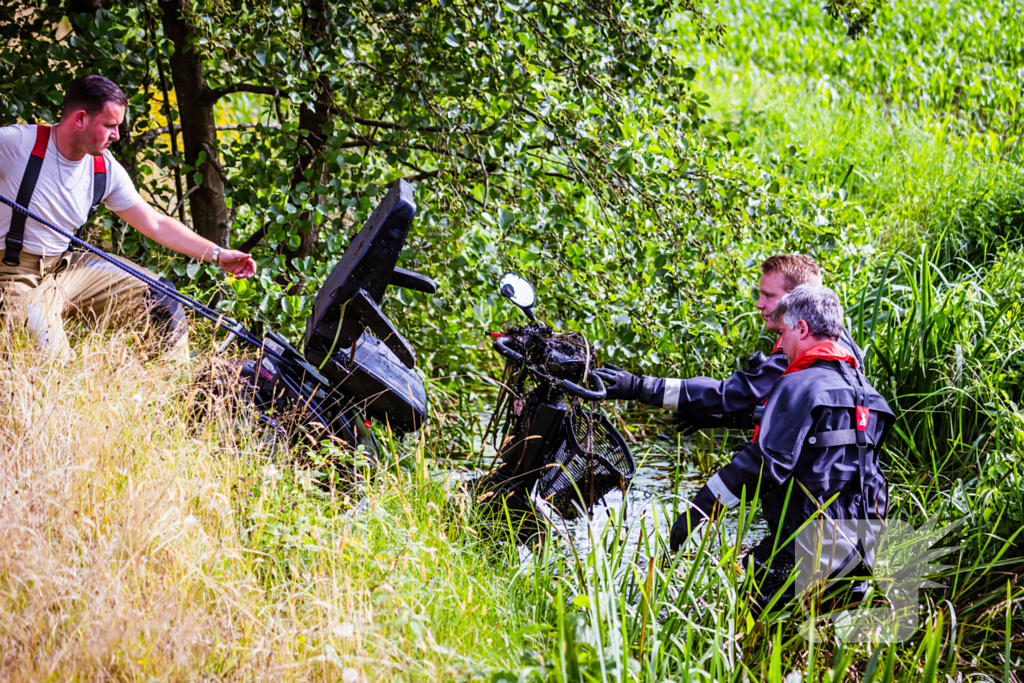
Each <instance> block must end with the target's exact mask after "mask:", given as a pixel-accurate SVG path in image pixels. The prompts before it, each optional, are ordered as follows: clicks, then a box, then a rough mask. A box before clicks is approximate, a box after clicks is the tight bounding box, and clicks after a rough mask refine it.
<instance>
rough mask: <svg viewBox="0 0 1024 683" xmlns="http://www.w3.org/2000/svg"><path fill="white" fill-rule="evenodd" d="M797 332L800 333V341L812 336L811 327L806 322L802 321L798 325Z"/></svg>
mask: <svg viewBox="0 0 1024 683" xmlns="http://www.w3.org/2000/svg"><path fill="white" fill-rule="evenodd" d="M796 330H797V332H798V333H799V334H798V336H799V337H800V339H806V338H807V337H808V336H809V335H810V334H811V326H810V325H808V324H807V321H806V320H801V321H800V322H798V323H797V324H796Z"/></svg>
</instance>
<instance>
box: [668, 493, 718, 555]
mask: <svg viewBox="0 0 1024 683" xmlns="http://www.w3.org/2000/svg"><path fill="white" fill-rule="evenodd" d="M707 519H708V516H707V515H706V514H704V511H703V510H701V509H700V508H698V507H697V506H696V505H694V504H693V503H691V502H689V501H687V503H686V510H684V511H683V513H682V514H680V515H679V516H678V517H676V522H675V524H673V525H672V533H671V535H670V536H669V541H670V543H671V547H672V552H675V551H677V550H679V549H680V548H682V547H683V544H684V543H686V539H688V538H689V537H690V534H691V533H693V530H694V529H696V528H697V527H698V526H700V525H701V524H703V523H704V522H706V521H707Z"/></svg>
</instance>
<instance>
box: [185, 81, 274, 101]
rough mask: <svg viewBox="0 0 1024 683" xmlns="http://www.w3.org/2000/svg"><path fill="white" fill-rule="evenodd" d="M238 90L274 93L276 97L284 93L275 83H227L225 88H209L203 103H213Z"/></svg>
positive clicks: (258, 93) (260, 93)
mask: <svg viewBox="0 0 1024 683" xmlns="http://www.w3.org/2000/svg"><path fill="white" fill-rule="evenodd" d="M236 92H249V93H254V94H256V95H273V96H274V97H280V96H281V95H282V94H283V93H282V92H281V89H280V88H278V87H275V86H273V85H253V84H252V83H235V84H234V85H226V86H224V87H223V88H212V89H210V90H207V91H206V92H205V93H204V94H203V104H213V103H214V102H216V101H217V100H219V99H220V98H222V97H224V96H225V95H230V94H231V93H236Z"/></svg>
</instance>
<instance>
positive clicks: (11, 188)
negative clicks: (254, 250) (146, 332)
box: [0, 76, 256, 360]
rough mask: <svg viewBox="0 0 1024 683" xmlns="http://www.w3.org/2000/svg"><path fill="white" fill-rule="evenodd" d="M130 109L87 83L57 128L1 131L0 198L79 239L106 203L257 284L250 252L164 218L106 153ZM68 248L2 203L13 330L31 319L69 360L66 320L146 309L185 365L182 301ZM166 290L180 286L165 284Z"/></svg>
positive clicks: (99, 82) (2, 266)
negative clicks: (220, 243)
mask: <svg viewBox="0 0 1024 683" xmlns="http://www.w3.org/2000/svg"><path fill="white" fill-rule="evenodd" d="M127 104H128V98H127V97H126V96H125V94H124V92H122V91H121V89H120V88H118V87H117V86H116V85H115V84H114V83H112V82H111V81H109V80H107V79H106V78H103V77H102V76H85V77H84V78H80V79H78V80H76V81H75V82H74V83H72V84H71V86H70V87H69V88H68V90H67V92H66V93H65V97H64V108H63V111H62V113H61V119H60V122H59V123H57V124H56V125H55V126H52V127H46V126H7V127H4V128H0V194H3V195H4V196H5V197H8V198H10V199H15V198H17V199H19V200H23V201H19V203H21V204H22V205H25V204H27V205H28V206H27V208H28V209H29V210H31V211H32V212H33V213H36V214H37V215H39V216H41V217H42V218H45V219H46V220H48V221H50V222H51V223H54V224H55V225H58V226H60V227H62V228H64V229H65V230H66V231H68V232H72V233H73V232H76V231H78V229H79V228H80V227H81V226H83V225H84V224H85V223H86V221H87V220H88V219H89V217H90V216H91V214H92V211H94V210H95V209H96V208H98V204H99V203H100V202H102V203H103V204H105V205H106V206H107V208H108V209H110V210H111V211H113V212H114V213H115V214H116V215H117V216H119V217H120V218H121V219H122V220H124V221H125V222H126V223H128V225H130V226H132V227H133V228H135V229H136V230H138V231H139V232H141V233H142V234H143V235H145V236H146V237H149V238H151V239H153V240H155V241H156V242H158V243H160V244H162V245H163V246H165V247H167V248H169V249H173V250H174V251H177V252H179V253H181V254H184V255H186V256H190V257H192V258H197V259H200V260H203V261H209V262H211V263H215V264H216V265H218V266H219V267H220V268H222V269H223V270H225V271H227V272H229V273H231V274H233V275H235V276H236V277H241V278H246V277H250V276H252V275H253V274H254V273H255V272H256V264H255V262H254V261H253V260H252V257H251V256H250V255H249V254H244V253H242V252H240V251H236V250H234V249H222V248H221V247H219V246H217V245H216V244H214V243H213V242H211V241H209V240H207V239H205V238H203V237H200V236H199V235H197V234H196V233H194V232H192V231H191V230H189V229H188V228H187V227H185V226H184V225H182V224H181V223H179V222H178V221H176V220H174V219H173V218H171V217H169V216H165V215H163V214H161V213H158V212H157V211H156V210H154V209H153V207H151V206H150V205H149V204H148V203H146V202H145V201H144V200H143V199H142V197H140V196H139V193H138V192H137V191H136V190H135V188H134V187H133V186H132V182H131V180H130V179H129V178H128V174H127V173H126V172H125V170H124V168H123V167H122V166H121V164H119V163H118V162H117V160H116V159H114V157H113V155H112V154H111V153H110V151H109V150H108V149H107V147H109V146H110V144H111V143H112V142H114V141H115V140H117V139H118V126H119V125H120V124H121V122H122V121H123V120H124V115H125V108H126V106H127ZM33 179H34V182H32V181H33ZM68 248H69V240H67V239H66V238H64V237H62V236H60V235H58V234H57V233H55V232H54V231H52V230H50V229H49V228H47V227H45V226H43V225H40V224H39V223H37V222H36V221H34V220H33V219H31V218H27V219H26V218H25V217H24V216H22V215H20V214H17V213H15V212H13V211H12V210H11V208H10V207H8V206H6V205H3V204H0V293H2V295H3V300H4V301H3V304H2V305H3V307H4V312H5V316H4V318H5V323H9V322H10V321H12V320H17V321H23V322H24V324H26V326H27V327H28V329H29V331H30V332H31V333H32V335H33V336H34V337H35V339H36V341H37V342H38V343H39V345H40V346H41V347H43V348H46V349H48V350H49V351H50V352H52V353H53V354H54V355H55V356H57V357H59V358H62V359H64V360H69V359H71V358H74V352H73V351H72V350H71V347H70V345H69V344H68V341H67V336H66V335H65V333H64V325H63V320H62V316H63V314H64V313H72V314H78V315H85V316H87V317H89V318H90V319H92V320H101V319H106V318H111V317H123V316H124V315H126V314H128V313H130V312H132V311H134V310H140V309H142V308H143V307H144V308H145V309H146V310H148V312H149V313H150V318H151V319H152V320H153V321H154V322H155V323H156V325H155V326H154V329H157V330H159V331H161V332H162V333H163V334H164V337H165V339H166V342H167V344H168V346H169V352H168V353H167V355H168V356H170V357H187V354H188V335H187V329H186V325H185V316H184V311H183V310H182V308H181V305H180V304H179V303H178V302H176V301H174V300H173V299H171V298H170V297H168V296H166V295H165V294H162V293H160V292H157V291H155V290H150V288H149V287H148V286H147V285H146V284H145V283H144V282H142V281H141V280H138V279H136V278H133V277H131V276H130V275H128V274H127V273H125V272H124V271H122V270H120V269H119V268H117V267H115V266H114V265H113V264H111V263H108V262H107V261H105V260H103V259H101V258H100V257H98V256H95V255H93V254H90V253H88V252H80V251H68ZM133 265H134V264H133ZM134 267H135V268H137V269H139V270H144V269H143V268H141V267H140V266H137V265H136V266H134ZM144 272H147V273H148V271H144ZM149 274H150V275H153V274H152V273H149ZM153 277H154V278H155V277H156V276H155V275H154V276H153ZM161 282H162V283H163V284H164V285H165V286H166V287H173V285H171V283H170V282H169V281H167V280H166V279H163V278H161Z"/></svg>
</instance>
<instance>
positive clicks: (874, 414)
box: [671, 285, 895, 610]
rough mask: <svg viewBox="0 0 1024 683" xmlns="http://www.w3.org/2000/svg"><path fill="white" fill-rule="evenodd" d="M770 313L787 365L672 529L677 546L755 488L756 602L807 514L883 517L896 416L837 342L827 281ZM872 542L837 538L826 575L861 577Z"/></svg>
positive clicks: (837, 312)
mask: <svg viewBox="0 0 1024 683" xmlns="http://www.w3.org/2000/svg"><path fill="white" fill-rule="evenodd" d="M773 317H774V318H775V321H776V322H777V323H778V324H779V327H780V329H781V332H782V336H781V340H780V345H781V347H782V350H783V351H784V353H785V354H786V358H787V359H788V361H789V365H788V367H787V368H786V371H785V372H784V373H783V375H782V377H780V378H779V380H778V381H777V382H776V383H775V385H774V387H773V388H772V390H771V392H770V393H769V394H768V397H767V399H766V400H765V403H764V407H763V411H764V412H763V414H762V415H761V417H760V420H759V424H758V426H757V428H756V429H755V431H754V439H753V441H752V442H751V443H750V444H748V445H747V446H745V447H743V448H742V449H740V450H739V451H737V452H736V454H735V455H734V456H733V459H732V462H730V463H729V464H728V465H726V466H725V467H723V468H722V469H720V470H719V471H718V472H717V473H716V474H715V475H714V476H712V477H711V479H709V480H708V482H707V484H705V486H704V487H703V488H702V489H701V490H700V491H699V492H698V494H697V496H696V497H695V498H694V500H693V501H692V502H691V503H690V504H689V506H688V508H687V510H686V511H684V512H683V514H681V515H680V516H679V518H678V519H677V520H676V522H675V524H674V525H673V526H672V534H671V544H672V549H673V550H676V549H678V548H679V547H680V546H681V545H683V543H685V541H686V539H687V537H688V536H689V534H690V532H691V530H692V529H693V527H694V526H695V525H698V524H700V523H701V522H703V521H704V520H706V519H714V518H715V516H716V514H717V513H719V512H720V511H721V510H723V509H725V508H729V507H733V506H736V505H738V504H739V502H740V500H741V498H745V499H746V500H750V499H752V498H753V497H754V495H755V494H756V495H757V496H758V497H759V498H760V501H761V506H762V511H763V513H764V517H765V519H766V521H767V522H768V525H769V529H770V533H769V535H768V536H767V537H766V538H765V539H764V540H762V541H761V542H760V543H759V544H758V545H757V547H755V548H754V551H753V557H754V563H755V566H756V567H757V568H758V569H763V570H764V575H763V576H762V579H761V586H760V594H759V595H758V596H756V597H755V604H754V608H755V610H758V609H761V608H763V607H764V606H766V605H767V604H768V603H769V602H770V601H771V599H772V597H774V596H775V594H776V593H777V592H778V591H779V590H780V589H781V588H782V587H783V585H784V583H785V580H786V578H787V577H788V574H789V569H791V568H792V567H793V566H794V564H795V562H796V547H795V546H796V544H795V543H794V542H793V540H792V539H794V538H797V540H798V542H799V538H800V537H799V534H798V532H799V531H800V530H801V529H802V528H803V527H804V526H805V524H806V523H807V522H808V520H811V519H812V518H813V517H815V516H816V515H817V516H818V517H819V518H820V519H825V520H828V521H829V522H830V523H834V524H833V526H836V525H837V524H841V523H850V524H853V525H854V526H856V524H857V521H858V520H865V521H867V520H879V519H884V518H885V515H886V511H887V508H888V492H887V484H886V479H885V475H884V474H883V473H882V471H881V468H880V467H879V464H878V457H877V450H878V448H879V447H880V445H881V443H882V441H883V440H884V439H885V436H886V434H887V433H888V431H889V429H890V427H891V426H892V423H893V421H894V419H895V418H894V415H893V413H892V411H891V410H890V409H889V406H888V405H887V404H886V402H885V399H883V398H882V397H881V396H880V395H879V394H878V392H876V391H875V390H874V389H873V388H872V387H871V386H870V385H869V384H868V383H867V380H866V378H865V377H864V374H863V372H862V371H861V368H860V367H859V363H858V361H857V359H856V358H855V357H854V356H853V355H852V354H851V353H850V352H849V351H848V350H847V349H845V348H844V347H843V346H841V345H840V344H839V343H838V342H839V338H840V335H841V334H842V332H843V308H842V306H841V305H840V303H839V297H837V296H836V294H835V293H834V292H833V291H832V290H830V289H828V288H826V287H820V286H813V285H801V286H799V287H797V288H795V289H794V290H793V291H791V292H790V293H789V294H787V295H785V296H784V297H782V300H781V301H780V302H779V305H778V307H777V308H776V310H775V312H774V314H773ZM868 527H869V528H874V527H873V526H872V525H871V524H870V523H869V524H868ZM854 536H856V534H854ZM872 546H873V539H872V538H866V537H864V536H863V535H862V536H861V537H859V538H858V537H854V538H848V537H846V536H841V537H839V538H836V539H833V544H832V547H831V548H830V550H829V552H830V555H831V557H832V558H833V560H834V561H833V563H832V564H831V565H830V570H829V574H830V575H835V574H836V573H839V572H844V573H845V572H849V571H850V569H851V567H859V570H857V571H855V575H857V576H864V575H865V574H867V573H868V572H869V568H870V566H871V562H872V561H873V557H872V553H871V552H870V549H871V547H872ZM862 564H863V566H861V565H862ZM772 568H774V570H775V571H771V569H772ZM780 569H782V571H779V570H780Z"/></svg>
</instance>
